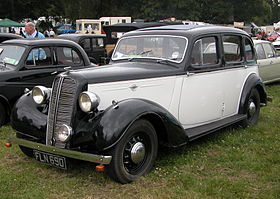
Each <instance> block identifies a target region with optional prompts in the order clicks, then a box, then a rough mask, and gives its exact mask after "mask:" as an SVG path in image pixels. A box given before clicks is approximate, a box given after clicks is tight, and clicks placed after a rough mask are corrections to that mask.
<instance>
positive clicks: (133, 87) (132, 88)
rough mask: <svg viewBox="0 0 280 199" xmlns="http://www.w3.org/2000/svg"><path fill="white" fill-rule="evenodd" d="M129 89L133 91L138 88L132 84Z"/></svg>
mask: <svg viewBox="0 0 280 199" xmlns="http://www.w3.org/2000/svg"><path fill="white" fill-rule="evenodd" d="M129 88H130V89H131V90H132V91H134V90H135V89H136V88H138V86H137V85H136V84H132V85H131V86H130V87H129Z"/></svg>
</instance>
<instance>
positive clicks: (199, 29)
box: [125, 24, 249, 36]
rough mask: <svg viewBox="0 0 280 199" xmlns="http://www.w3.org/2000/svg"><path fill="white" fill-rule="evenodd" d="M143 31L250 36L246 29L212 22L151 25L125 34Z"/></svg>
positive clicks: (188, 34) (141, 32)
mask: <svg viewBox="0 0 280 199" xmlns="http://www.w3.org/2000/svg"><path fill="white" fill-rule="evenodd" d="M143 33H147V34H170V33H172V35H181V36H190V35H203V34H206V33H207V34H209V33H213V34H214V33H238V34H243V35H247V36H249V34H248V33H246V32H245V31H243V30H241V29H238V28H232V27H225V26H218V25H212V24H204V25H184V24H182V25H167V26H159V27H150V28H144V29H138V30H135V31H131V32H128V33H126V34H125V36H132V35H143Z"/></svg>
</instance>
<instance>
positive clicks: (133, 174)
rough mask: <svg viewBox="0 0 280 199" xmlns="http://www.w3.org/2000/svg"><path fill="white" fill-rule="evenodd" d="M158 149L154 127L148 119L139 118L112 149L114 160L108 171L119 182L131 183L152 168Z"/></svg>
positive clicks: (111, 153)
mask: <svg viewBox="0 0 280 199" xmlns="http://www.w3.org/2000/svg"><path fill="white" fill-rule="evenodd" d="M157 151H158V140H157V134H156V131H155V129H154V127H153V126H152V124H151V123H150V122H148V121H146V120H142V119H141V120H137V121H136V122H134V123H133V124H132V125H131V126H130V127H129V129H128V130H127V132H126V133H125V135H124V136H123V137H122V138H121V140H120V141H119V142H118V143H117V145H116V146H115V147H114V149H113V150H111V152H110V155H112V161H111V163H110V164H109V165H108V166H107V169H106V170H107V173H108V175H109V176H110V177H111V178H112V179H114V180H115V181H117V182H120V183H123V184H125V183H130V182H132V181H134V180H136V179H137V178H139V177H140V176H143V175H145V174H146V173H148V172H149V171H150V170H151V168H152V167H153V165H154V162H155V159H156V156H157Z"/></svg>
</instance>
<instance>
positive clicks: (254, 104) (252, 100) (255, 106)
mask: <svg viewBox="0 0 280 199" xmlns="http://www.w3.org/2000/svg"><path fill="white" fill-rule="evenodd" d="M245 110H246V115H247V117H246V119H244V120H243V121H242V123H241V125H242V126H243V127H247V126H252V125H254V124H256V123H257V120H258V118H259V115H260V95H259V92H258V91H257V89H256V88H253V89H252V90H251V93H250V95H249V98H248V100H247V104H245Z"/></svg>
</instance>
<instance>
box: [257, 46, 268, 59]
mask: <svg viewBox="0 0 280 199" xmlns="http://www.w3.org/2000/svg"><path fill="white" fill-rule="evenodd" d="M255 49H256V52H257V56H258V57H257V58H258V59H265V58H266V56H265V52H264V49H263V47H262V45H261V44H256V45H255Z"/></svg>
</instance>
